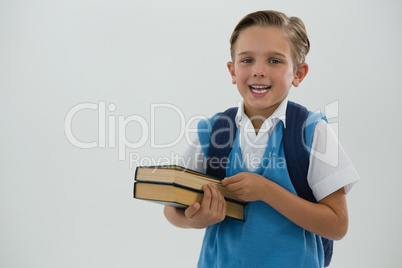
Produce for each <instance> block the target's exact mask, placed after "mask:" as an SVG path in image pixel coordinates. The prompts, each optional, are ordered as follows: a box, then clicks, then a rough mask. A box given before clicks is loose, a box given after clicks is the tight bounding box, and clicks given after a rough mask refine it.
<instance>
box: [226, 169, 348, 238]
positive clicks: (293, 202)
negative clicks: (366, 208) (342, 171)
mask: <svg viewBox="0 0 402 268" xmlns="http://www.w3.org/2000/svg"><path fill="white" fill-rule="evenodd" d="M222 184H223V186H225V187H226V189H228V190H229V191H231V192H233V193H234V194H235V195H236V196H237V197H239V198H241V199H244V200H245V201H256V200H262V201H264V202H265V203H267V204H268V205H270V206H271V207H273V208H274V209H275V210H277V211H278V212H279V213H281V214H282V215H283V216H285V217H286V218H288V219H289V220H290V221H292V222H293V223H295V224H296V225H298V226H300V227H301V228H303V229H306V230H307V231H310V232H312V233H314V234H317V235H319V236H322V237H325V238H328V239H332V240H339V239H342V238H343V237H344V236H345V234H346V232H347V229H348V211H347V204H346V197H345V191H344V188H341V189H339V190H337V191H336V192H334V193H332V194H330V195H329V196H327V197H325V198H323V199H322V200H320V201H319V202H318V203H312V202H309V201H307V200H304V199H302V198H300V197H298V196H297V195H295V194H293V193H291V192H289V191H288V190H286V189H285V188H283V187H282V186H280V185H278V184H276V183H274V182H272V181H270V180H267V179H266V178H264V177H263V176H261V175H257V174H253V173H239V174H237V175H235V176H232V177H229V178H225V179H224V180H223V181H222Z"/></svg>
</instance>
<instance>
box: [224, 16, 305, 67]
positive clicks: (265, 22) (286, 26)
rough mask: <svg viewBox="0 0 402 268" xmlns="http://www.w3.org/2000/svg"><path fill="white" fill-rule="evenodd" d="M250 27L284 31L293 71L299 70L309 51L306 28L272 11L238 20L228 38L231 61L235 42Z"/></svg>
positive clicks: (297, 19) (293, 18)
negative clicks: (288, 45)
mask: <svg viewBox="0 0 402 268" xmlns="http://www.w3.org/2000/svg"><path fill="white" fill-rule="evenodd" d="M251 26H260V27H277V28H280V29H283V30H285V33H286V35H287V38H288V40H289V43H290V47H291V51H292V59H293V61H294V67H293V69H294V71H295V72H296V71H297V70H299V68H300V66H301V65H302V64H303V63H304V61H305V59H306V55H307V54H308V52H309V50H310V41H309V40H308V36H307V31H306V27H305V26H304V23H303V21H302V20H301V19H299V18H297V17H290V18H289V17H288V16H286V15H285V14H283V13H281V12H278V11H273V10H265V11H257V12H254V13H250V14H248V15H247V16H245V17H244V18H243V19H241V20H240V22H239V23H238V24H237V26H236V27H235V29H234V30H233V33H232V36H231V37H230V54H231V56H232V61H234V59H235V49H236V42H237V39H238V38H239V35H240V34H241V33H242V32H243V31H244V30H245V29H247V28H249V27H251Z"/></svg>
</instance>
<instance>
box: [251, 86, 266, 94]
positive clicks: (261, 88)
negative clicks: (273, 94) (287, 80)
mask: <svg viewBox="0 0 402 268" xmlns="http://www.w3.org/2000/svg"><path fill="white" fill-rule="evenodd" d="M270 88H271V87H270V86H250V89H251V91H253V92H255V93H265V92H267V91H268V90H269V89H270Z"/></svg>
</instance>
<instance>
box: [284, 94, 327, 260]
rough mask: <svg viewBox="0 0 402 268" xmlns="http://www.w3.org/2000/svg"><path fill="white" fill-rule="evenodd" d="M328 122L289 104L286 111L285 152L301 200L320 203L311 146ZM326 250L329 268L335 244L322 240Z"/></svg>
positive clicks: (290, 173)
mask: <svg viewBox="0 0 402 268" xmlns="http://www.w3.org/2000/svg"><path fill="white" fill-rule="evenodd" d="M321 119H324V120H326V118H325V116H324V115H322V114H320V113H309V112H308V110H307V109H306V108H305V107H303V106H301V105H299V104H296V103H294V102H291V101H289V102H288V106H287V108H286V128H285V129H284V130H283V148H284V151H285V158H286V164H287V167H288V172H289V176H290V179H291V181H292V184H293V186H294V188H295V190H296V193H297V195H298V196H300V197H301V198H303V199H306V200H308V201H310V202H314V203H317V200H316V199H315V197H314V195H313V192H312V190H311V188H310V186H309V184H308V181H307V173H308V168H309V163H310V146H311V143H312V139H313V133H314V129H315V126H316V124H317V123H318V122H319V121H320V120H321ZM321 240H322V243H323V247H324V266H325V267H327V266H329V264H330V262H331V258H332V253H333V241H332V240H328V239H326V238H323V237H321Z"/></svg>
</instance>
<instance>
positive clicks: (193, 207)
mask: <svg viewBox="0 0 402 268" xmlns="http://www.w3.org/2000/svg"><path fill="white" fill-rule="evenodd" d="M200 207H201V206H200V204H199V203H194V204H192V205H191V206H189V207H188V208H187V209H186V210H185V211H184V214H185V215H186V217H187V218H190V219H191V218H192V217H193V216H194V215H195V213H197V211H198V210H199V209H200Z"/></svg>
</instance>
